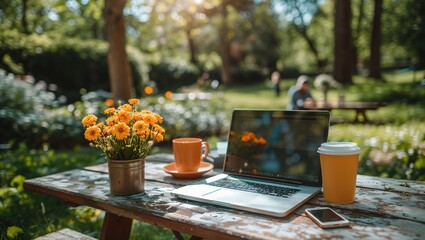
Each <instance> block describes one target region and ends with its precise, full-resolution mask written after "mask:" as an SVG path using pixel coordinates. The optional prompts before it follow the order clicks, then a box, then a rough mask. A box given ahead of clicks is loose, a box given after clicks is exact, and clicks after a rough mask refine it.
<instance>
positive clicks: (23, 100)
mask: <svg viewBox="0 0 425 240" xmlns="http://www.w3.org/2000/svg"><path fill="white" fill-rule="evenodd" d="M58 104H59V102H58V100H57V99H56V97H55V94H54V93H53V92H52V91H49V90H48V85H47V84H46V83H45V82H42V81H40V82H35V80H34V79H33V78H28V79H27V80H22V79H19V78H17V77H15V76H14V75H13V74H8V75H6V73H5V72H4V71H2V70H1V71H0V105H1V106H2V107H1V109H0V124H1V126H2V134H1V135H0V142H1V143H7V142H10V141H13V142H26V143H27V144H29V145H31V146H38V147H40V146H42V145H43V144H44V143H51V146H53V147H60V146H67V147H69V146H70V145H72V144H75V143H73V142H74V141H75V138H79V137H80V135H81V132H82V127H81V124H80V123H79V120H78V119H76V118H74V117H73V116H72V114H71V112H70V111H69V110H68V109H67V108H57V107H56V106H57V105H58ZM64 131H66V132H67V134H63V132H64Z"/></svg>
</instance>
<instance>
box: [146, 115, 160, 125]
mask: <svg viewBox="0 0 425 240" xmlns="http://www.w3.org/2000/svg"><path fill="white" fill-rule="evenodd" d="M143 121H145V122H147V123H149V124H151V125H154V124H155V123H156V122H157V120H156V117H155V116H154V115H153V114H145V115H143Z"/></svg>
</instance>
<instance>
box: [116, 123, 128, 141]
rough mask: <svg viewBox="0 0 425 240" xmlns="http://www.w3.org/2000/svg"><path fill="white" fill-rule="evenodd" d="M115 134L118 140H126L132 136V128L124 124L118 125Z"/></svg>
mask: <svg viewBox="0 0 425 240" xmlns="http://www.w3.org/2000/svg"><path fill="white" fill-rule="evenodd" d="M113 134H114V135H115V137H116V138H117V139H118V140H123V139H126V138H127V137H128V136H130V128H129V127H128V126H127V125H126V124H124V123H121V122H120V123H118V124H117V125H115V126H114V130H113Z"/></svg>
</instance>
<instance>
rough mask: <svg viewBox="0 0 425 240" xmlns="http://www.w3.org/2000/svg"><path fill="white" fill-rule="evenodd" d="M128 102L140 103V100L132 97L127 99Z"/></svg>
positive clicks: (132, 103)
mask: <svg viewBox="0 0 425 240" xmlns="http://www.w3.org/2000/svg"><path fill="white" fill-rule="evenodd" d="M128 103H130V104H131V105H137V104H139V103H140V100H139V99H137V98H132V99H129V100H128Z"/></svg>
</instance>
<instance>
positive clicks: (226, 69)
mask: <svg viewBox="0 0 425 240" xmlns="http://www.w3.org/2000/svg"><path fill="white" fill-rule="evenodd" d="M222 8H223V9H222V11H221V17H222V19H221V21H222V22H221V27H220V33H219V34H220V55H221V64H222V67H221V81H222V82H223V84H224V85H230V84H231V81H232V80H231V66H230V64H231V62H230V43H229V39H228V34H227V32H228V29H227V4H224V3H223V4H222Z"/></svg>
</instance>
